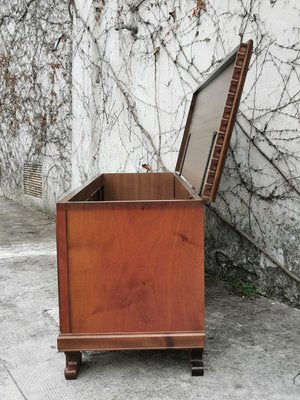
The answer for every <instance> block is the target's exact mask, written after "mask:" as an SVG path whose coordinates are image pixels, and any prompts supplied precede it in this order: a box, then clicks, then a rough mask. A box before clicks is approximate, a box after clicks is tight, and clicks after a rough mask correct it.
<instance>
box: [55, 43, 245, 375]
mask: <svg viewBox="0 0 300 400" xmlns="http://www.w3.org/2000/svg"><path fill="white" fill-rule="evenodd" d="M251 51H252V41H249V42H248V43H242V44H241V45H240V46H239V47H238V48H237V49H235V50H234V51H233V52H232V53H231V54H230V55H229V56H228V57H227V58H226V59H225V60H224V62H223V63H222V64H221V65H220V66H219V67H218V69H217V70H216V71H215V72H214V73H213V74H212V75H211V76H210V77H209V78H208V79H207V80H206V81H205V82H204V83H203V84H202V85H201V86H200V87H199V88H198V89H197V90H196V91H195V93H194V95H193V97H192V102H191V106H190V111H189V114H188V119H187V123H186V128H185V132H184V136H183V140H182V144H181V149H180V152H179V156H178V161H177V165H176V170H175V172H174V173H167V172H166V173H143V174H139V173H128V174H127V173H122V174H106V173H104V174H100V175H99V176H97V177H96V178H94V179H93V180H91V181H89V182H87V183H85V184H84V185H83V186H82V187H81V188H79V189H78V190H76V191H75V192H73V193H71V194H70V195H69V196H67V197H65V198H64V199H62V200H61V201H59V202H58V203H57V253H58V278H59V280H58V281H59V315H60V334H59V337H58V341H57V343H58V350H59V351H62V352H65V354H66V368H65V376H66V378H67V379H74V378H76V376H77V373H78V370H79V367H80V363H81V352H82V351H99V350H124V349H189V350H190V360H191V368H192V374H193V375H203V362H202V349H203V348H204V342H205V327H204V207H205V203H210V202H213V201H214V200H215V197H216V193H217V189H218V185H219V181H220V178H221V173H222V168H223V164H224V160H225V157H226V153H227V149H228V145H229V140H230V136H231V132H232V128H233V125H234V121H235V116H236V113H237V110H238V105H239V100H240V96H241V93H242V88H243V85H244V81H245V77H246V73H247V69H248V64H249V59H250V55H251Z"/></svg>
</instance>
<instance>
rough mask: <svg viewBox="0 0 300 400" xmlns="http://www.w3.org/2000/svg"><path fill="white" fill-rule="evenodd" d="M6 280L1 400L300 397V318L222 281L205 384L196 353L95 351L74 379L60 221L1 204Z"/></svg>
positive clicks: (1, 297) (0, 257)
mask: <svg viewBox="0 0 300 400" xmlns="http://www.w3.org/2000/svg"><path fill="white" fill-rule="evenodd" d="M0 282H1V291H0V307H1V315H0V340H1V342H0V346H1V347H0V348H1V353H0V361H1V362H0V399H1V400H8V399H9V400H21V399H28V400H37V399H41V400H46V399H64V400H68V399H70V400H77V399H89V400H93V399H97V400H99V399H107V400H110V399H111V400H113V399H114V400H121V399H128V400H129V399H170V400H171V399H172V400H176V399H180V400H181V399H212V400H218V399H222V400H224V399H230V400H234V399H239V400H243V399H247V400H256V399H259V400H275V399H276V400H292V399H295V400H296V399H297V400H299V399H300V375H299V376H298V377H295V376H296V375H297V374H298V373H299V372H300V311H299V310H297V309H292V308H289V307H288V306H286V305H284V304H280V303H276V302H274V301H270V300H267V299H265V298H263V297H257V298H255V299H249V298H242V297H238V296H235V295H232V294H230V290H229V288H228V286H227V285H226V284H224V283H222V282H218V281H215V280H212V279H207V283H206V303H207V307H206V333H207V346H206V349H205V354H204V362H205V368H206V369H205V376H204V377H191V376H190V371H189V363H188V353H187V351H181V350H180V351H127V352H125V351H123V352H101V353H97V354H87V353H85V354H84V361H86V362H84V364H83V366H82V368H81V370H80V375H79V377H78V379H77V381H66V380H65V379H64V376H63V369H64V362H65V359H64V355H63V354H59V353H57V350H56V337H57V334H58V320H57V319H58V318H57V313H58V309H57V277H56V253H55V228H54V221H53V220H52V219H49V218H48V217H47V216H45V215H43V214H42V213H40V212H38V211H34V210H30V209H27V208H25V207H22V206H20V205H17V204H15V203H13V202H11V201H7V200H4V199H1V198H0ZM294 377H295V378H294ZM293 378H294V379H293Z"/></svg>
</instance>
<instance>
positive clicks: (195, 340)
mask: <svg viewBox="0 0 300 400" xmlns="http://www.w3.org/2000/svg"><path fill="white" fill-rule="evenodd" d="M204 339H205V335H204V333H203V332H201V333H199V332H182V333H181V332H179V333H169V334H168V333H162V334H158V333H151V332H150V333H148V332H147V333H145V334H140V333H132V334H111V335H74V334H71V335H59V337H58V339H57V348H58V351H94V350H99V349H102V350H124V349H126V350H142V349H166V348H167V349H189V348H203V347H204Z"/></svg>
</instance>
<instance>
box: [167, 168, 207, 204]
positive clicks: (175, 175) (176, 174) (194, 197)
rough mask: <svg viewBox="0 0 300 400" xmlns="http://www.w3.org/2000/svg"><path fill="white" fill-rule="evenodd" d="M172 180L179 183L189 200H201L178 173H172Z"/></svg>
mask: <svg viewBox="0 0 300 400" xmlns="http://www.w3.org/2000/svg"><path fill="white" fill-rule="evenodd" d="M174 178H175V179H176V180H177V181H179V182H180V184H181V185H182V186H183V187H184V188H185V189H186V190H187V191H188V192H189V193H190V195H191V196H192V198H191V199H190V200H194V199H195V200H201V197H200V196H199V195H198V193H197V192H196V191H195V190H194V189H193V188H192V187H191V186H190V185H188V183H187V182H186V181H185V180H184V179H183V178H182V176H181V175H179V173H178V172H174Z"/></svg>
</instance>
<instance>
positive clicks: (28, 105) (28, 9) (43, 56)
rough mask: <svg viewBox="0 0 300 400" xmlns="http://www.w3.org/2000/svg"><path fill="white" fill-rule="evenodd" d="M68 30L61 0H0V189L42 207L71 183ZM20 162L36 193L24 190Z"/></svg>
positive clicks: (48, 207)
mask: <svg viewBox="0 0 300 400" xmlns="http://www.w3.org/2000/svg"><path fill="white" fill-rule="evenodd" d="M70 33H71V20H70V16H69V13H68V7H67V2H64V1H59V0H47V1H45V0H42V1H36V0H33V1H32V0H31V1H23V0H7V1H5V2H1V7H0V168H1V171H0V193H1V194H2V195H5V196H7V197H10V198H13V199H15V200H17V201H21V202H23V203H28V204H32V205H35V206H37V207H39V208H40V209H43V210H47V211H53V209H54V205H55V200H56V199H57V198H58V197H60V196H61V195H62V193H64V192H65V191H66V190H67V189H68V188H69V187H70V183H71V106H72V103H71V40H70ZM25 163H30V164H34V165H35V164H41V165H42V179H43V184H42V186H43V187H42V191H43V193H42V197H35V196H31V195H27V194H24V188H23V172H24V164H25Z"/></svg>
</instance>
